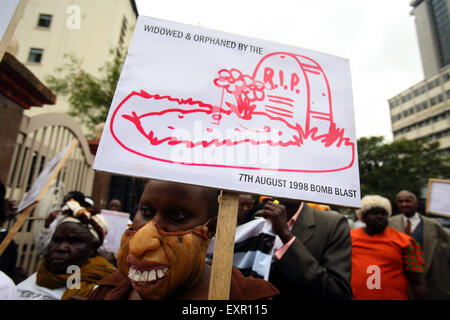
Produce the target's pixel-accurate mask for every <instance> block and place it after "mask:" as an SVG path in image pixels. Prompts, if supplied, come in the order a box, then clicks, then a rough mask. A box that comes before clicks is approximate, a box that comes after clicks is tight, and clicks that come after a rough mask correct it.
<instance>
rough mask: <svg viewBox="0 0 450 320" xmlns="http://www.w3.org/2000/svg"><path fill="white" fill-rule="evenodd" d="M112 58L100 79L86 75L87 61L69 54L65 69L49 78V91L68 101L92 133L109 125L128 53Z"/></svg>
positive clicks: (121, 51) (123, 51) (114, 51)
mask: <svg viewBox="0 0 450 320" xmlns="http://www.w3.org/2000/svg"><path fill="white" fill-rule="evenodd" d="M110 55H111V59H110V60H108V61H106V62H105V64H104V65H103V66H102V67H100V68H99V69H98V70H99V74H100V76H99V77H98V78H97V77H94V76H93V75H91V74H89V73H87V72H85V71H84V70H83V59H81V58H78V57H76V56H75V55H73V54H66V55H65V59H66V61H65V63H64V65H63V66H62V67H60V68H57V69H56V71H55V75H49V76H47V77H46V78H45V80H46V83H47V85H48V87H49V88H50V89H51V90H52V91H53V92H54V93H55V94H56V95H57V96H64V97H66V98H67V101H68V102H69V104H70V110H69V114H70V115H71V116H74V117H75V118H77V119H78V120H79V121H80V123H82V124H84V125H85V126H86V127H87V128H88V129H89V130H90V131H91V132H92V131H93V129H94V127H95V126H96V125H97V124H99V123H101V122H104V121H106V117H107V115H108V111H109V108H110V106H111V101H112V98H113V96H114V91H115V89H116V85H117V81H118V80H119V76H120V72H121V70H122V66H123V63H124V60H125V57H126V49H124V48H121V47H119V48H116V49H111V50H110Z"/></svg>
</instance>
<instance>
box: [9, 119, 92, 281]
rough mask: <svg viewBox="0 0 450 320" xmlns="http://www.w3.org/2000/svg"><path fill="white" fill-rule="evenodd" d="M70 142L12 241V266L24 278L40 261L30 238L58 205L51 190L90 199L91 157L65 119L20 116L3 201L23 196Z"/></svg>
mask: <svg viewBox="0 0 450 320" xmlns="http://www.w3.org/2000/svg"><path fill="white" fill-rule="evenodd" d="M73 139H78V141H79V143H78V145H77V146H76V148H75V150H74V151H73V152H72V153H71V155H70V157H69V159H68V160H67V162H66V163H65V165H64V167H63V168H62V169H61V171H60V172H59V174H58V176H57V177H56V179H55V181H54V182H53V184H52V187H51V188H50V189H49V190H48V192H47V194H46V196H45V197H44V199H42V200H41V202H42V203H39V204H38V206H37V207H36V208H35V209H34V210H33V212H32V213H31V215H30V217H29V218H28V219H27V221H26V222H25V223H24V225H23V226H22V228H21V229H20V230H19V232H18V233H17V234H16V236H15V237H14V241H15V242H16V243H17V245H18V259H17V264H16V266H17V267H21V268H23V270H24V271H25V272H27V274H28V275H30V274H32V273H33V272H35V271H36V270H37V268H38V266H39V261H40V257H39V253H38V252H37V251H36V250H35V246H34V238H35V237H34V235H35V233H37V232H40V230H41V229H42V227H43V225H44V220H45V218H46V217H47V215H48V213H49V211H48V210H49V208H51V207H52V206H53V207H55V206H60V205H61V203H55V201H54V199H55V197H54V194H53V195H52V194H51V193H52V192H53V193H55V190H60V191H61V193H66V192H69V191H72V190H78V191H81V192H83V193H84V194H85V195H91V192H92V187H93V182H94V171H93V170H92V163H93V160H94V156H93V155H92V154H91V152H90V149H89V145H88V143H87V140H86V137H85V136H84V134H83V132H82V130H81V128H80V126H79V125H78V124H77V123H76V122H75V120H74V119H73V118H71V117H70V116H69V115H67V114H63V113H47V114H40V115H36V116H33V117H26V116H24V118H23V120H22V123H21V127H20V132H19V135H18V138H17V142H16V146H15V150H14V156H13V160H12V162H11V167H10V170H9V173H8V179H7V193H6V198H7V199H9V200H11V201H13V202H15V203H16V204H18V203H19V202H20V200H21V199H22V198H23V197H24V196H25V194H26V192H27V191H28V190H29V188H30V187H31V186H32V185H33V183H34V181H35V180H36V178H37V177H38V175H39V173H40V172H41V170H42V169H43V168H44V167H45V165H46V164H47V162H48V161H50V160H51V159H52V158H53V157H54V156H55V155H56V154H58V153H59V152H60V151H61V150H62V149H63V148H64V147H65V146H66V145H67V144H68V143H69V142H71V141H72V140H73ZM43 204H45V205H43ZM13 224H14V221H9V222H8V223H7V225H6V226H4V227H6V228H7V229H9V228H10V227H12V225H13Z"/></svg>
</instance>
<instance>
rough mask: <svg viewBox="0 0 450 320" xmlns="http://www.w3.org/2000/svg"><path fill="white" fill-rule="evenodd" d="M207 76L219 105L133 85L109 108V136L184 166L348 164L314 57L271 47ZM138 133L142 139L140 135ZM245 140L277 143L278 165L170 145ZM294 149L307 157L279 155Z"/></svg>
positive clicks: (326, 168) (315, 167)
mask: <svg viewBox="0 0 450 320" xmlns="http://www.w3.org/2000/svg"><path fill="white" fill-rule="evenodd" d="M250 74H251V75H250ZM210 83H211V86H212V87H213V88H214V87H215V88H216V90H217V89H219V90H218V92H221V93H220V98H219V99H218V100H220V104H219V105H214V104H213V103H209V102H207V101H201V100H199V99H196V98H195V97H177V96H171V95H160V94H158V93H157V92H146V91H144V90H140V91H133V92H131V93H130V94H129V95H128V96H127V97H126V98H125V99H123V100H122V101H121V102H120V104H119V105H118V106H117V107H116V108H115V110H114V113H113V115H112V117H111V122H110V131H111V134H112V136H113V137H114V139H115V140H116V141H117V143H118V144H119V145H120V146H121V147H123V148H124V149H125V150H127V151H129V152H131V153H134V154H136V155H139V156H141V157H144V158H148V159H152V160H156V161H162V162H166V163H174V164H181V165H186V166H211V167H222V168H242V169H255V170H256V169H257V170H267V171H284V172H333V171H341V170H346V169H348V168H350V167H352V166H353V164H354V161H355V143H354V142H353V141H351V139H350V138H348V137H346V136H345V128H339V125H338V124H337V123H335V122H334V119H333V103H332V94H331V92H332V90H331V88H330V84H329V82H328V79H327V76H326V73H325V72H324V70H322V68H321V66H320V65H319V64H318V63H317V62H315V61H314V60H312V59H311V58H308V57H306V56H301V55H298V54H294V53H289V52H276V53H271V54H268V55H266V56H264V57H263V58H262V59H261V60H260V61H259V62H258V64H257V65H256V66H255V68H254V70H253V71H252V72H250V73H249V74H245V73H243V72H242V71H241V70H238V69H234V68H229V69H227V68H223V69H220V70H218V71H217V76H216V77H215V78H214V79H211V82H210ZM124 128H127V130H124ZM130 130H131V131H130ZM130 132H135V135H130ZM180 133H183V134H180ZM142 139H144V140H145V141H146V143H144V144H142V143H137V141H141V142H142V141H143V140H142ZM245 146H253V147H255V146H265V147H267V148H278V150H279V156H280V159H281V160H280V162H279V164H278V165H277V166H276V167H274V166H269V165H264V164H261V163H252V162H251V161H247V160H245V161H241V162H239V161H205V159H204V158H203V159H200V160H199V159H196V158H195V157H194V159H192V158H189V159H188V160H182V161H180V160H177V159H174V158H173V154H171V153H170V152H168V151H167V150H170V149H171V148H178V150H180V148H181V149H185V150H187V151H189V150H194V151H195V150H203V151H214V152H222V153H223V152H227V151H229V150H231V149H233V148H234V150H237V151H239V150H241V149H242V148H244V147H245ZM168 147H169V148H168ZM239 148H241V149H239ZM291 151H295V155H301V154H302V152H304V154H305V155H308V158H309V159H310V160H309V161H301V159H299V161H298V165H295V167H293V166H292V164H291V165H287V164H285V163H284V162H283V157H287V156H290V157H292V154H293V153H290V152H291ZM305 158H306V157H305ZM337 158H339V159H340V160H338V161H336V159H337ZM315 159H316V160H317V161H316V160H315ZM327 159H333V161H326V160H327Z"/></svg>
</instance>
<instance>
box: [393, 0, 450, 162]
mask: <svg viewBox="0 0 450 320" xmlns="http://www.w3.org/2000/svg"><path fill="white" fill-rule="evenodd" d="M449 2H450V0H413V1H411V2H410V5H411V6H412V8H413V9H412V11H411V14H412V15H414V17H415V23H416V30H417V39H418V42H419V48H420V54H421V59H422V67H423V72H424V75H425V79H424V80H422V81H420V82H419V83H416V84H414V85H413V86H411V87H410V88H408V89H406V90H404V91H402V92H400V93H399V94H397V95H396V96H394V97H392V98H391V99H389V100H388V101H389V108H390V115H391V124H392V131H393V136H394V140H398V139H403V138H404V139H408V140H418V141H422V142H433V141H439V142H440V148H439V153H440V154H442V155H446V154H450V81H449V80H450V22H449V8H450V4H449Z"/></svg>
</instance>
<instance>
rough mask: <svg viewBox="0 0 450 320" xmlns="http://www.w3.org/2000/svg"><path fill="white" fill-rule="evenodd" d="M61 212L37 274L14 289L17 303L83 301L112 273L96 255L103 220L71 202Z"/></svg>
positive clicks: (101, 233)
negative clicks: (97, 283) (21, 301)
mask: <svg viewBox="0 0 450 320" xmlns="http://www.w3.org/2000/svg"><path fill="white" fill-rule="evenodd" d="M62 212H63V218H62V219H61V220H60V221H59V222H58V225H57V226H56V229H55V232H54V233H53V237H52V239H51V241H50V244H49V245H48V251H47V254H46V256H45V258H44V260H43V261H42V263H41V265H40V267H39V269H38V271H37V272H36V273H34V274H32V275H31V276H30V277H28V278H27V279H26V280H24V281H23V282H21V283H20V284H19V285H18V286H17V289H18V293H19V297H18V298H19V300H67V299H70V298H74V297H80V298H86V297H87V296H88V295H89V293H90V292H91V291H92V290H93V289H94V287H95V285H96V282H97V281H99V280H100V279H102V278H103V277H105V276H106V275H108V274H111V273H113V272H114V271H115V267H114V266H113V265H111V264H110V263H109V262H108V261H107V260H106V259H105V258H103V257H101V256H98V255H97V249H98V247H99V246H100V245H101V244H102V243H103V241H104V239H105V235H106V233H107V231H108V225H107V223H106V221H105V219H104V218H103V217H102V216H101V215H91V214H90V212H89V211H88V210H87V209H85V208H84V207H82V206H80V204H79V203H78V202H77V201H75V200H69V201H68V202H66V204H65V205H64V206H63V208H62Z"/></svg>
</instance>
